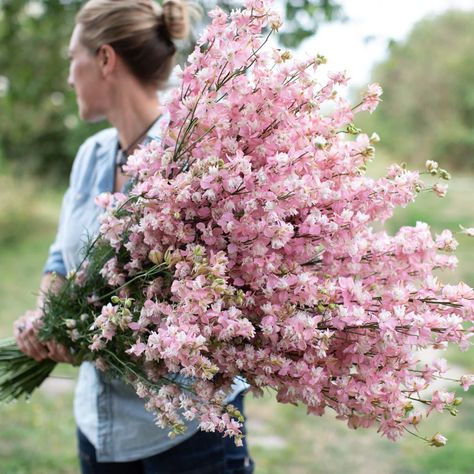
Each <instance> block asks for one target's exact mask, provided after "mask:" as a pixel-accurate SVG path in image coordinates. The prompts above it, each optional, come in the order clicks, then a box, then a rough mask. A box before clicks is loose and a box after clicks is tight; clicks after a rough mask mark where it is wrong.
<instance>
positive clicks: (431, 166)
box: [425, 160, 438, 175]
mask: <svg viewBox="0 0 474 474" xmlns="http://www.w3.org/2000/svg"><path fill="white" fill-rule="evenodd" d="M425 168H426V170H427V171H429V172H430V173H431V174H433V172H434V174H435V175H436V174H437V173H438V162H437V161H433V160H426V163H425Z"/></svg>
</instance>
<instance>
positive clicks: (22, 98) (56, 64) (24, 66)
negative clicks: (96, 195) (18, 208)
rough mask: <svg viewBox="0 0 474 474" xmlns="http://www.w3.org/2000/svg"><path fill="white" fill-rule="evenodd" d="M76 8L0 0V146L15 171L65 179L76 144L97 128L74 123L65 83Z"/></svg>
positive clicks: (47, 0)
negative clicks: (1, 87) (2, 85)
mask: <svg viewBox="0 0 474 474" xmlns="http://www.w3.org/2000/svg"><path fill="white" fill-rule="evenodd" d="M78 7H79V3H78V2H70V3H64V2H61V1H60V0H43V1H27V0H0V45H1V47H0V75H1V76H2V78H0V81H1V82H2V83H3V84H4V87H3V93H0V109H1V110H2V113H1V114H0V148H1V149H2V153H1V154H3V155H4V156H5V157H6V158H8V160H9V161H10V163H12V164H13V165H14V167H15V168H20V169H22V170H28V171H32V172H35V173H39V174H42V175H56V176H59V177H63V178H66V177H67V176H68V173H69V169H70V166H71V161H72V159H73V158H74V155H75V152H76V151H77V148H78V146H79V144H80V143H81V142H82V141H83V140H84V139H85V138H86V137H87V136H88V135H90V133H92V132H93V131H95V130H97V129H98V128H99V126H98V125H95V126H91V125H88V124H83V123H79V121H78V119H77V112H76V103H75V98H74V94H73V92H72V91H70V90H68V86H67V83H66V79H67V69H68V64H67V60H66V48H67V44H68V39H69V35H70V33H71V26H72V25H73V24H74V15H75V13H76V11H77V9H78ZM102 126H103V125H102Z"/></svg>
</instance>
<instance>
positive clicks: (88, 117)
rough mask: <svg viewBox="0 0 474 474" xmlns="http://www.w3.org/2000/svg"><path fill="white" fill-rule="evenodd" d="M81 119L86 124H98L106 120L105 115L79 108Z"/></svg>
mask: <svg viewBox="0 0 474 474" xmlns="http://www.w3.org/2000/svg"><path fill="white" fill-rule="evenodd" d="M79 117H80V118H81V120H83V121H84V122H89V123H96V122H100V121H101V120H104V118H105V115H104V114H102V113H98V112H95V111H92V110H88V109H86V108H83V107H81V106H79Z"/></svg>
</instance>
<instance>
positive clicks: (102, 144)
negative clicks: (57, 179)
mask: <svg viewBox="0 0 474 474" xmlns="http://www.w3.org/2000/svg"><path fill="white" fill-rule="evenodd" d="M116 144H117V130H116V129H115V128H106V129H104V130H101V131H100V132H97V133H95V134H94V135H92V136H90V137H89V138H87V139H86V140H85V141H84V142H83V143H82V145H81V146H80V147H79V150H78V152H77V154H76V158H75V159H74V163H73V165H72V172H71V182H73V181H76V180H77V178H78V177H79V176H81V175H84V174H86V173H87V170H90V168H91V167H95V166H98V165H100V162H102V158H106V156H107V155H108V153H110V150H111V149H112V148H113V147H115V146H116Z"/></svg>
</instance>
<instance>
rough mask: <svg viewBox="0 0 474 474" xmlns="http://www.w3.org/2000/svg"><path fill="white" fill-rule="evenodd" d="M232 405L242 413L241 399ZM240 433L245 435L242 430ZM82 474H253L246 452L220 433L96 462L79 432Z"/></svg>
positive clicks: (85, 439) (89, 445) (93, 454)
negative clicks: (122, 458)
mask: <svg viewBox="0 0 474 474" xmlns="http://www.w3.org/2000/svg"><path fill="white" fill-rule="evenodd" d="M232 404H233V405H235V406H236V407H237V408H238V409H239V410H240V411H241V413H243V395H242V394H239V395H238V396H237V397H236V399H235V400H234V401H232ZM243 432H244V433H245V426H244V430H243ZM77 435H78V445H79V459H80V463H81V473H82V474H252V473H253V471H254V463H253V461H252V459H251V458H250V456H249V453H248V450H247V444H246V439H245V438H244V445H243V446H241V447H237V446H235V443H234V441H233V440H232V439H229V438H223V436H222V434H221V433H207V432H204V431H198V432H197V433H196V434H194V435H193V436H191V437H190V438H188V439H187V440H185V441H183V442H182V443H180V444H178V445H176V446H174V447H173V448H171V449H168V450H167V451H164V452H162V453H159V454H156V455H155V456H151V457H148V458H145V459H140V460H138V461H131V462H117V463H116V462H98V461H97V458H96V452H95V448H94V446H93V444H92V443H91V442H90V441H89V440H88V439H87V438H86V437H85V436H84V434H83V433H82V432H81V431H80V430H78V431H77Z"/></svg>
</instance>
